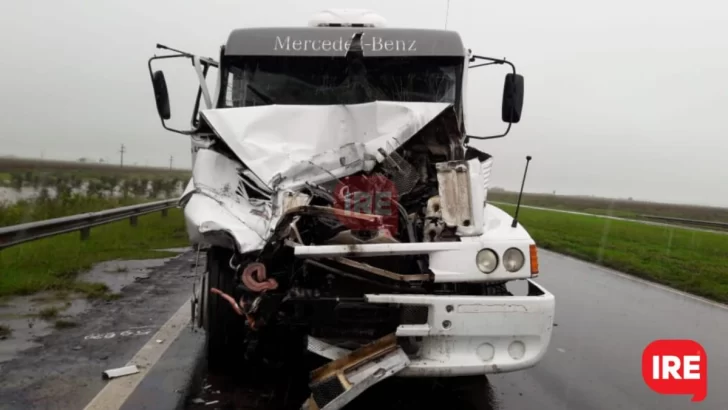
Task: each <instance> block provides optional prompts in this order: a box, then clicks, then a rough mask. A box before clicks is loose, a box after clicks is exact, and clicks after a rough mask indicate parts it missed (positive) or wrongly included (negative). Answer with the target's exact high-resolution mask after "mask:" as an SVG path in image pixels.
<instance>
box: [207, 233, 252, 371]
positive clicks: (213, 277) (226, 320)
mask: <svg viewBox="0 0 728 410" xmlns="http://www.w3.org/2000/svg"><path fill="white" fill-rule="evenodd" d="M232 255H233V252H232V251H231V250H229V249H225V248H219V247H212V248H210V249H209V250H208V251H207V275H206V278H205V284H204V287H203V292H204V293H205V296H204V299H203V301H204V303H203V305H204V306H203V309H204V311H203V318H204V320H203V323H204V327H205V333H206V339H207V340H206V342H207V365H208V369H209V370H210V371H211V372H224V371H227V370H230V369H231V368H233V367H234V366H235V365H239V364H240V363H241V361H242V360H243V352H244V341H245V333H246V329H247V328H246V324H245V319H244V318H243V317H241V316H239V315H238V314H236V313H235V311H233V309H232V307H231V306H230V304H229V303H228V302H227V301H225V300H224V299H222V298H221V297H220V296H219V295H215V294H211V293H210V288H217V289H220V290H221V291H223V292H225V293H227V294H228V295H232V294H233V290H234V289H235V286H236V285H237V283H236V281H237V278H236V277H235V272H234V271H233V269H232V268H230V264H229V262H230V257H231V256H232Z"/></svg>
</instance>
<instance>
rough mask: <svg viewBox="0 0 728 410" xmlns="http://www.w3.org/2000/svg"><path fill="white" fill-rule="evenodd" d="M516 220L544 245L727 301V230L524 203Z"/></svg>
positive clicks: (645, 277) (507, 209)
mask: <svg viewBox="0 0 728 410" xmlns="http://www.w3.org/2000/svg"><path fill="white" fill-rule="evenodd" d="M499 207H500V208H502V209H503V210H504V211H506V212H508V213H510V214H511V215H513V212H514V210H515V207H514V206H506V205H501V206H499ZM519 220H520V222H521V223H522V224H523V226H525V227H526V229H528V231H529V233H530V234H531V236H532V237H533V238H534V240H535V241H536V243H537V244H538V245H539V246H540V247H542V248H544V249H549V250H553V251H555V252H558V253H562V254H565V255H570V256H573V257H576V258H579V259H582V260H585V261H588V262H593V263H597V264H599V265H603V266H606V267H610V268H613V269H616V270H619V271H621V272H625V273H629V274H632V275H634V276H638V277H641V278H644V279H648V280H651V281H654V282H658V283H662V284H664V285H667V286H670V287H673V288H675V289H679V290H682V291H685V292H689V293H692V294H695V295H699V296H703V297H706V298H709V299H712V300H715V301H718V302H723V303H728V263H727V262H726V260H727V258H728V235H722V234H717V233H710V232H700V231H690V230H686V229H682V228H671V227H662V226H652V225H645V224H640V223H636V222H627V221H616V220H610V219H603V218H596V217H590V216H581V215H571V214H564V213H560V212H550V211H542V210H536V209H529V208H521V210H520V213H519Z"/></svg>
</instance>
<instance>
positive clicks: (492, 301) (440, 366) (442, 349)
mask: <svg viewBox="0 0 728 410" xmlns="http://www.w3.org/2000/svg"><path fill="white" fill-rule="evenodd" d="M527 281H528V286H529V296H466V295H449V296H442V295H407V294H404V295H397V294H378V295H366V298H367V301H368V302H369V303H387V304H401V305H425V306H428V307H429V313H428V319H427V323H426V324H419V325H400V326H399V327H398V328H397V330H396V335H397V337H401V338H404V337H411V338H414V340H415V341H416V344H417V345H418V350H417V352H416V353H413V354H410V359H411V362H410V364H409V366H408V367H407V368H406V369H404V370H403V371H401V372H400V373H398V374H397V376H402V377H422V376H427V377H432V376H467V375H479V374H492V373H505V372H513V371H518V370H523V369H527V368H529V367H533V366H535V365H536V364H537V363H538V362H539V361H540V360H541V358H542V357H543V356H544V354H545V353H546V350H547V349H548V346H549V343H550V341H551V334H552V331H553V320H554V312H555V299H554V295H553V294H551V293H550V292H548V291H547V290H546V289H545V288H543V287H542V286H540V285H538V284H537V283H536V282H534V281H532V280H530V279H528V280H527ZM309 350H310V351H311V352H313V353H316V354H318V355H321V356H323V357H326V358H328V359H332V360H335V359H337V358H340V357H342V356H343V355H346V354H348V353H350V351H349V350H347V349H343V348H339V347H336V346H332V345H330V344H328V343H326V342H324V341H322V340H319V339H315V338H312V337H309Z"/></svg>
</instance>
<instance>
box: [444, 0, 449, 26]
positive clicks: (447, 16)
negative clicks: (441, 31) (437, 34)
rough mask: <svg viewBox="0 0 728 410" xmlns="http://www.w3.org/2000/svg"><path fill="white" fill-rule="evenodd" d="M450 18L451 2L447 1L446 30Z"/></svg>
mask: <svg viewBox="0 0 728 410" xmlns="http://www.w3.org/2000/svg"><path fill="white" fill-rule="evenodd" d="M449 17H450V0H447V9H446V10H445V30H447V20H448V18H449Z"/></svg>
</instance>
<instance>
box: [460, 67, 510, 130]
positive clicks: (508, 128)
mask: <svg viewBox="0 0 728 410" xmlns="http://www.w3.org/2000/svg"><path fill="white" fill-rule="evenodd" d="M476 60H484V61H487V63H481V64H475V65H471V66H468V69H471V68H478V67H486V66H489V65H503V64H508V65H509V66H510V67H511V73H512V74H513V75H514V76H515V75H516V66H515V65H513V63H511V62H510V61H508V60H506V59H505V58H492V57H484V56H479V55H475V54H473V55H472V56H471V57H470V62H474V61H476ZM511 125H513V123H512V122H509V123H508V127H507V128H506V130H505V132H504V133H503V134H499V135H491V136H487V137H480V136H477V135H466V136H465V143H466V144H467V143H468V140H469V139H470V138H472V139H476V140H491V139H496V138H503V137H505V136H506V135H508V133H509V132H510V131H511Z"/></svg>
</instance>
